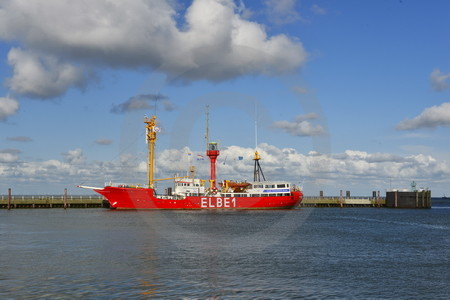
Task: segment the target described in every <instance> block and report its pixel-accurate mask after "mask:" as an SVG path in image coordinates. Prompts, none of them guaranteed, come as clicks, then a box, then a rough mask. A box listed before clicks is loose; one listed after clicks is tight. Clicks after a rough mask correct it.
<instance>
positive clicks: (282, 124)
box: [273, 113, 325, 136]
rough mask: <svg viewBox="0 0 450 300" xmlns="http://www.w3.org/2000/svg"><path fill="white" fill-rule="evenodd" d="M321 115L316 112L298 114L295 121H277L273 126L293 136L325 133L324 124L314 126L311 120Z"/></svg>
mask: <svg viewBox="0 0 450 300" xmlns="http://www.w3.org/2000/svg"><path fill="white" fill-rule="evenodd" d="M318 118H319V116H318V115H317V114H315V113H309V114H306V115H298V116H297V117H296V118H295V119H294V121H292V122H289V121H276V122H274V123H273V127H275V128H279V129H282V130H284V131H286V132H287V133H289V134H291V135H293V136H318V135H324V134H325V130H324V128H323V127H322V126H320V125H316V126H314V125H313V124H312V123H311V122H310V120H315V119H318Z"/></svg>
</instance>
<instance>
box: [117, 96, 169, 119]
mask: <svg viewBox="0 0 450 300" xmlns="http://www.w3.org/2000/svg"><path fill="white" fill-rule="evenodd" d="M158 101H161V102H162V105H163V108H164V110H166V111H172V110H173V109H174V106H173V104H172V102H171V101H170V100H169V98H167V97H166V96H164V95H161V94H142V95H138V96H133V97H131V98H130V99H128V100H127V101H125V102H123V103H120V104H117V105H114V106H113V107H112V108H111V112H112V113H116V114H122V113H126V112H129V111H136V110H150V109H153V108H155V105H157V103H158Z"/></svg>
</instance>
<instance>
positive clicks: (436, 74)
mask: <svg viewBox="0 0 450 300" xmlns="http://www.w3.org/2000/svg"><path fill="white" fill-rule="evenodd" d="M448 78H450V73H448V74H444V73H442V72H441V70H439V69H434V70H433V71H432V72H431V74H430V82H431V87H432V88H433V90H435V91H443V90H446V89H448V83H447V82H446V81H447V79H448Z"/></svg>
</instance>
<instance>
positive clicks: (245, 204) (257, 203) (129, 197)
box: [95, 187, 303, 209]
mask: <svg viewBox="0 0 450 300" xmlns="http://www.w3.org/2000/svg"><path fill="white" fill-rule="evenodd" d="M95 191H96V192H97V193H99V194H101V195H103V196H104V197H105V198H106V199H108V201H109V204H110V205H111V208H116V209H280V208H287V209H289V208H294V207H296V206H297V205H298V204H300V202H301V201H302V199H303V194H302V192H300V191H293V192H291V193H290V195H289V196H267V197H208V196H187V197H186V198H184V199H164V198H163V197H164V196H154V190H153V189H146V188H125V187H105V188H103V189H96V190H95Z"/></svg>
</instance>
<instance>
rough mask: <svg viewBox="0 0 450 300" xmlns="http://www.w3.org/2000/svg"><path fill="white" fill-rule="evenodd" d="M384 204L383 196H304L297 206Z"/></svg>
mask: <svg viewBox="0 0 450 300" xmlns="http://www.w3.org/2000/svg"><path fill="white" fill-rule="evenodd" d="M385 205H386V199H385V198H373V197H350V198H342V197H320V196H319V197H308V196H305V197H303V201H302V203H301V204H300V205H299V207H385Z"/></svg>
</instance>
